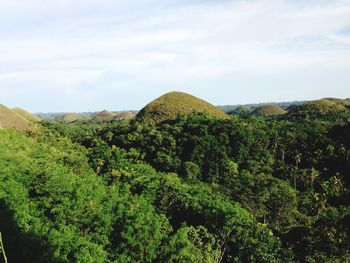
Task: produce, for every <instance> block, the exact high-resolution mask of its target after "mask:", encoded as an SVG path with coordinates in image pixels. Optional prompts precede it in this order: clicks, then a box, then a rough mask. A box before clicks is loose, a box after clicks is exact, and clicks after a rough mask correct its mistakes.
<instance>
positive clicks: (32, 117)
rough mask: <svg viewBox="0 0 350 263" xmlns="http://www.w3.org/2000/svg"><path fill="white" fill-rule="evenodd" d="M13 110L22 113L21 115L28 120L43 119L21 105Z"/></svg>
mask: <svg viewBox="0 0 350 263" xmlns="http://www.w3.org/2000/svg"><path fill="white" fill-rule="evenodd" d="M12 111H13V112H15V113H17V114H18V115H20V116H21V117H23V118H24V119H26V120H27V121H40V120H41V119H40V118H39V117H38V116H36V115H34V114H32V113H30V112H28V111H26V110H24V109H22V108H19V107H17V108H14V109H12Z"/></svg>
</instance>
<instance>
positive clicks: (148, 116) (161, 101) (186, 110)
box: [137, 92, 228, 123]
mask: <svg viewBox="0 0 350 263" xmlns="http://www.w3.org/2000/svg"><path fill="white" fill-rule="evenodd" d="M193 112H205V113H207V114H209V115H211V116H213V117H216V118H228V115H227V114H226V113H224V112H223V111H222V110H220V109H218V108H217V107H215V106H214V105H212V104H210V103H208V102H206V101H204V100H202V99H199V98H197V97H195V96H192V95H190V94H187V93H184V92H169V93H166V94H164V95H162V96H160V97H159V98H157V99H155V100H154V101H152V102H150V103H149V104H147V105H146V106H145V107H144V108H143V109H141V111H140V112H139V113H138V114H137V118H138V119H142V120H146V121H150V122H154V123H160V122H162V121H164V120H167V119H174V118H176V116H177V115H188V114H191V113H193Z"/></svg>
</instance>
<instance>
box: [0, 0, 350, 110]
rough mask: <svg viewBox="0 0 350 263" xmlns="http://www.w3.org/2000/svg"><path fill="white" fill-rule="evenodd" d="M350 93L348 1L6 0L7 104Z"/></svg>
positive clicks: (89, 106) (130, 105)
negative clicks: (176, 93) (174, 95)
mask: <svg viewBox="0 0 350 263" xmlns="http://www.w3.org/2000/svg"><path fill="white" fill-rule="evenodd" d="M173 90H180V91H185V92H188V93H191V94H193V95H196V96H199V97H201V98H203V99H205V100H208V101H209V102H211V103H213V104H216V105H218V104H219V105H223V104H242V103H252V102H269V101H292V100H302V99H315V98H321V97H327V96H328V97H329V96H331V97H344V98H345V97H350V0H329V1H326V0H318V1H316V0H260V1H258V0H256V1H255V0H246V1H241V0H235V1H229V0H226V1H225V0H202V1H199V0H183V1H182V0H138V1H134V0H128V1H125V0H124V1H119V0H74V1H73V0H55V1H54V0H0V103H3V104H5V105H7V106H10V107H14V106H21V107H23V108H26V109H28V110H30V111H32V112H48V111H96V110H101V109H109V110H123V109H125V110H126V109H140V108H141V107H142V106H144V104H146V103H147V102H149V101H150V100H152V99H154V98H155V97H157V96H159V95H161V94H162V93H165V92H168V91H173Z"/></svg>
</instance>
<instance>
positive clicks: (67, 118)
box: [58, 112, 88, 122]
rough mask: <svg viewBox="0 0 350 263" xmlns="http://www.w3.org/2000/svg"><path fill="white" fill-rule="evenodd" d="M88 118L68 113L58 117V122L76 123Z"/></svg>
mask: <svg viewBox="0 0 350 263" xmlns="http://www.w3.org/2000/svg"><path fill="white" fill-rule="evenodd" d="M87 119H88V116H85V115H82V114H79V113H75V112H69V113H65V114H63V115H61V116H59V117H58V120H61V121H64V122H73V121H78V120H87Z"/></svg>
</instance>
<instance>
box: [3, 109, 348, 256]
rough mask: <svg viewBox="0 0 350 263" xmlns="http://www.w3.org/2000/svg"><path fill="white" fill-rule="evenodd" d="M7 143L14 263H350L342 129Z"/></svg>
mask: <svg viewBox="0 0 350 263" xmlns="http://www.w3.org/2000/svg"><path fill="white" fill-rule="evenodd" d="M310 114H311V115H310V116H311V117H307V118H306V117H305V116H303V115H302V114H301V115H295V114H294V115H290V116H288V115H287V116H282V117H274V118H257V117H251V116H240V115H235V116H232V117H231V118H230V119H226V120H220V119H215V118H211V117H209V116H207V115H205V114H192V115H190V116H187V117H181V116H179V117H178V118H176V119H175V120H168V121H165V122H162V123H160V124H158V125H152V124H149V123H145V122H140V121H137V119H136V120H133V121H130V122H126V121H114V122H96V123H91V122H74V123H71V124H62V123H56V122H46V123H43V124H42V128H41V129H40V131H36V132H35V133H32V134H29V135H23V134H20V133H18V132H15V131H11V130H0V138H1V140H0V148H1V149H2V151H1V153H0V156H1V158H0V171H1V174H0V180H1V183H0V232H1V233H2V236H3V241H4V245H5V249H6V253H7V257H8V258H9V262H348V258H350V237H349V235H350V231H349V230H350V229H349V228H350V224H349V222H350V204H349V202H350V177H349V171H350V135H349V134H350V123H349V121H348V115H346V114H345V113H343V112H342V113H341V114H340V113H339V114H338V115H337V114H334V113H332V115H327V116H325V115H315V113H310Z"/></svg>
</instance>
